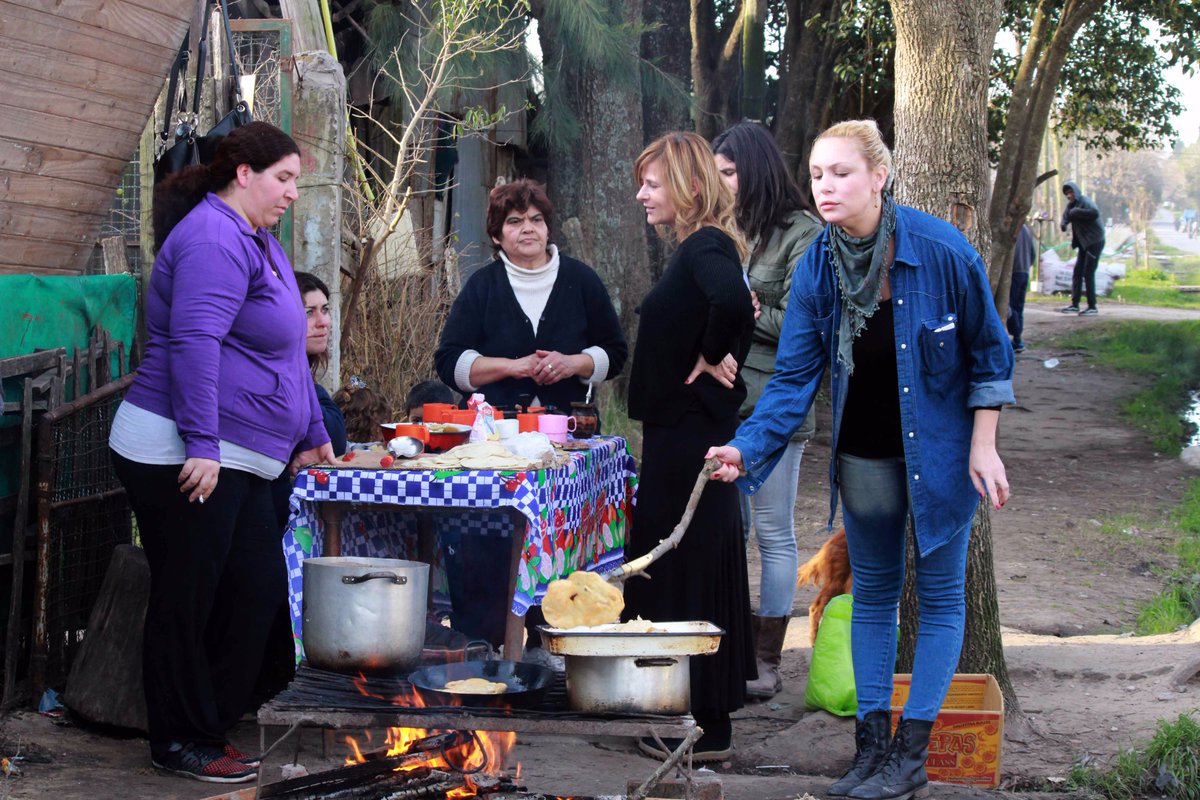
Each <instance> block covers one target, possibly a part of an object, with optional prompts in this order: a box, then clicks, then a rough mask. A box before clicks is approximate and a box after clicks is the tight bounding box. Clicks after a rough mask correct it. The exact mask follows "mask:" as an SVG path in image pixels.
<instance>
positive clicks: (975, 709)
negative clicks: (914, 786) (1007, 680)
mask: <svg viewBox="0 0 1200 800" xmlns="http://www.w3.org/2000/svg"><path fill="white" fill-rule="evenodd" d="M911 680H912V676H911V675H908V674H903V675H896V676H895V684H894V688H893V689H892V726H893V729H894V727H895V726H896V724H897V723H899V721H900V712H901V710H902V708H903V706H904V703H905V701H907V700H908V690H909V685H910V682H911ZM1003 742H1004V696H1003V695H1001V694H1000V685H999V684H998V683H996V679H995V678H993V677H992V676H991V675H969V674H964V673H957V674H955V676H954V679H953V681H952V682H951V683H950V691H949V692H947V693H946V701H945V703H943V704H942V710H941V711H940V712H938V715H937V719H936V720H934V723H933V732H932V733H931V734H930V736H929V759H928V760H927V761H926V762H925V771H926V772H928V773H929V780H931V781H945V782H947V783H963V784H968V785H970V786H993V787H994V786H998V785H999V784H1000V752H1001V745H1002V744H1003Z"/></svg>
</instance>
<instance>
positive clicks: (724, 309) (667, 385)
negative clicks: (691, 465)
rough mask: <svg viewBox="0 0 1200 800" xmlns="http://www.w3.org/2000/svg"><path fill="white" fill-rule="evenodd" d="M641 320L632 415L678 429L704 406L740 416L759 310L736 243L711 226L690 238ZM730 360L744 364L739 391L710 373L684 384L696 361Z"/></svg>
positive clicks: (644, 306) (674, 257)
mask: <svg viewBox="0 0 1200 800" xmlns="http://www.w3.org/2000/svg"><path fill="white" fill-rule="evenodd" d="M639 313H640V320H639V322H638V337H637V346H636V348H635V349H634V352H633V366H632V367H630V371H629V416H630V417H632V418H633V419H639V420H642V421H643V422H650V423H653V424H657V425H672V424H674V423H676V422H678V420H679V418H680V417H681V416H682V415H683V413H684V412H685V411H687V410H688V409H690V408H693V407H694V406H696V405H697V404H699V406H701V407H702V408H703V409H704V410H705V411H706V412H707V413H708V414H710V415H711V416H713V417H716V418H719V417H724V416H727V415H736V414H737V411H738V408H739V407H740V406H741V404H742V401H743V400H745V399H746V384H745V383H744V382H743V381H742V375H741V365H742V364H744V363H745V361H746V353H747V352H748V351H749V349H750V341H751V338H752V336H753V333H754V305H753V303H752V302H751V300H750V289H749V287H748V286H747V284H746V278H745V274H744V273H743V271H742V266H741V262H740V260H739V259H738V252H737V248H736V247H735V246H734V243H733V240H732V239H730V238H729V236H728V235H726V234H725V233H723V232H721V231H720V230H718V229H716V228H711V227H705V228H701V229H700V230H698V231H696V232H695V233H693V234H692V235H691V236H689V237H688V238H686V239H684V240H683V242H682V243H680V245H679V247H678V248H676V250H675V253H674V254H673V255H672V256H671V261H670V262H669V263H668V264H667V269H666V271H665V272H664V273H663V276H662V278H661V279H659V281H658V283H657V284H656V285H655V286H654V288H653V289H651V290H650V293H649V294H647V295H646V298H645V300H643V301H642V305H641V308H640V309H639ZM727 353H732V354H733V357H734V358H736V359H737V362H738V365H739V368H738V376H737V378H736V380H735V381H734V388H732V389H727V388H725V387H724V386H722V385H721V384H720V383H718V382H717V380H716V379H715V378H713V377H711V376H709V375H707V374H702V375H700V376H699V377H698V378H696V380H695V381H694V382H693V383H691V384H685V383H684V381H685V380H686V379H687V376H688V374H689V373H690V372H691V371H692V368H693V367H694V366H695V365H696V356H697V355H701V354H702V355H703V356H704V360H705V361H707V362H708V363H710V364H716V363H718V362H719V361H720V360H721V359H722V358H724V357H725V355H726V354H727Z"/></svg>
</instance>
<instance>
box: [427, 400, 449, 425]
mask: <svg viewBox="0 0 1200 800" xmlns="http://www.w3.org/2000/svg"><path fill="white" fill-rule="evenodd" d="M454 410H456V408H455V405H454V404H453V403H426V404H425V405H423V406H421V411H422V412H423V413H424V415H425V421H426V422H449V421H450V420H449V419H448V418H447V415H448V414H449V413H450V412H451V411H454Z"/></svg>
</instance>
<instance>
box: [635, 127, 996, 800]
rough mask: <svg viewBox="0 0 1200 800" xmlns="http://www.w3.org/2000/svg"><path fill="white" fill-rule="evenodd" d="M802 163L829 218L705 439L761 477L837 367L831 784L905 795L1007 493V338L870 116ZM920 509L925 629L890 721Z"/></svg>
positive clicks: (838, 792)
mask: <svg viewBox="0 0 1200 800" xmlns="http://www.w3.org/2000/svg"><path fill="white" fill-rule="evenodd" d="M809 175H810V177H811V179H812V189H813V197H814V198H815V200H816V203H817V209H818V210H819V211H820V213H821V215H822V216H823V217H824V218H825V222H826V223H827V224H826V227H825V231H824V233H823V234H822V236H821V238H820V239H819V240H818V242H817V243H816V244H814V245H813V246H812V247H810V248H809V249H808V250H807V251H806V252H805V254H804V257H803V258H802V259H801V260H800V264H799V265H798V266H797V267H796V272H795V275H794V277H793V280H792V289H791V292H792V294H791V301H790V302H789V303H788V309H787V314H786V316H785V318H784V323H783V332H782V334H781V335H780V337H779V357H778V359H777V360H776V362H775V374H774V375H773V376H771V380H770V381H768V382H767V386H766V388H765V389H764V390H763V394H762V397H761V398H760V399H759V401H758V405H757V406H755V408H754V413H753V414H752V415H751V416H750V418H749V419H747V420H746V421H745V422H743V423H742V424H741V426H740V427H739V428H738V430H737V435H736V436H735V437H734V438H733V440H732V441H731V442H729V444H728V445H725V446H723V447H715V448H713V449H712V450H711V451H710V452H709V453H708V455H709V456H710V457H715V458H718V459H720V461H721V462H722V466H721V468H720V469H719V470H717V472H716V473H714V476H713V477H714V479H715V480H720V481H733V480H739V483H740V484H741V485H742V486H743V488H744V489H745V490H746V491H749V492H752V493H753V492H755V491H757V489H758V488H759V487H761V486H762V483H763V481H764V480H766V479H767V478H768V477H769V476H770V474H771V471H772V470H773V469H774V468H775V467H776V466H777V465H778V463H779V460H780V457H781V455H782V453H783V450H784V448H785V447H786V445H787V443H788V442H789V441H790V440H791V436H792V434H793V432H794V431H795V430H796V428H798V427H799V426H800V425H801V424H803V422H804V419H805V417H806V416H807V415H808V414H809V413H810V411H811V409H812V405H813V400H814V399H815V397H816V395H817V391H818V390H819V389H820V387H821V381H822V379H823V377H824V375H825V373H826V371H829V373H830V385H831V388H832V404H833V446H832V459H831V463H830V473H829V478H830V519H829V522H830V525H831V526H832V523H833V516H834V514H835V513H836V510H837V501H838V499H839V497H840V499H841V506H842V522H843V523H844V525H845V529H846V544H847V547H848V550H849V554H850V567H851V571H852V572H853V574H854V606H853V612H852V617H851V636H850V641H851V655H852V658H853V662H854V683H855V689H856V692H857V698H858V712H857V720H856V725H855V743H856V750H855V756H854V760H853V762H852V763H851V766H850V768H849V769H848V770H847V771H846V773H845V774H844V775H843V776H842V777H841V778H840V779H839V780H838V781H837V782H835V783H834V784H833V785H832V786H831V787H830V788H829V790H828V792H827V794H829V795H830V796H833V797H853V798H863V799H873V800H882V799H883V798H907V797H910V796H912V794H913V793H914V792H916V791H919V790H920V789H922V788H923V787H924V786H925V784H926V783H927V782H928V778H927V776H926V773H925V759H926V757H927V755H928V747H929V735H930V732H931V731H932V728H933V721H934V719H935V718H936V717H937V713H938V710H939V709H940V707H941V705H942V701H943V700H944V699H945V696H946V692H947V690H948V689H949V686H950V679H951V677H952V676H953V675H954V669H955V666H956V665H957V664H958V658H959V651H960V650H961V649H962V637H963V624H964V622H965V618H966V601H965V591H964V581H965V575H966V562H967V544H968V541H969V539H970V533H971V521H972V519H974V516H975V512H976V509H977V507H978V506H979V503H980V502H981V500H982V499H983V498H987V499H988V500H989V501H990V502H991V503H992V505H993V506H994V507H996V508H999V507H1000V506H1002V505H1003V504H1004V503H1005V502H1006V501H1007V500H1008V496H1009V486H1008V478H1007V476H1006V475H1005V471H1004V464H1003V462H1002V461H1001V460H1000V456H999V455H998V453H997V452H996V429H997V426H998V424H999V419H1000V407H1001V406H1002V405H1003V404H1005V403H1012V402H1013V400H1014V398H1013V391H1012V369H1013V353H1012V346H1011V344H1010V343H1009V341H1008V336H1007V335H1006V334H1005V331H1004V326H1003V325H1002V324H1001V322H1000V318H999V315H998V314H997V313H996V307H995V304H994V302H993V300H992V293H991V287H990V284H989V283H988V277H987V271H986V270H985V268H984V265H983V260H982V259H981V258H980V256H979V254H978V253H976V252H975V250H974V249H973V248H972V247H971V245H970V244H969V243H968V242H967V240H966V239H965V238H964V237H963V235H962V234H961V233H960V232H959V231H958V230H957V229H956V228H955V227H954V226H953V225H951V224H950V223H948V222H946V221H944V220H941V219H937V218H936V217H932V216H930V215H928V214H925V213H923V212H921V211H918V210H917V209H915V208H909V207H907V206H902V205H898V204H897V203H896V202H895V200H894V199H893V198H892V193H891V179H892V160H891V153H890V152H889V151H888V149H887V146H886V145H885V144H884V143H883V139H882V137H881V136H880V134H879V128H878V127H877V126H876V124H875V122H874V121H872V120H852V121H848V122H841V123H838V124H837V125H834V126H833V127H831V128H829V129H828V130H826V131H825V132H823V133H822V134H820V135H819V136H818V137H817V139H816V141H815V142H814V143H813V147H812V151H811V155H810V156H809ZM743 468H744V469H745V476H744V477H742V478H740V479H739V471H740V470H742V469H743ZM640 503H641V500H640V498H639V507H640ZM910 523H911V525H912V527H913V531H914V534H915V543H916V553H917V554H916V559H915V564H916V575H915V583H916V592H917V607H918V614H919V624H918V627H919V633H918V634H917V643H916V656H915V658H914V662H913V675H912V684H911V692H910V694H909V696H908V700H907V701H906V702H905V704H904V709H903V714H902V716H901V718H900V723H899V726H898V727H897V728H896V734H895V736H894V737H893V736H892V735H891V711H890V709H891V702H892V674H893V671H894V669H895V663H896V617H897V612H898V609H899V605H900V592H901V588H902V586H903V585H904V572H905V557H904V550H905V536H906V531H907V528H908V525H909V524H910Z"/></svg>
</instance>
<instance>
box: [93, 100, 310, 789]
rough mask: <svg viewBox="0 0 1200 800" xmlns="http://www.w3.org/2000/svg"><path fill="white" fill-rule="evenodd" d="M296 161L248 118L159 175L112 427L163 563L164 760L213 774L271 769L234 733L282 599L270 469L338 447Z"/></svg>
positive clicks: (159, 724) (158, 715)
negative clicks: (286, 219)
mask: <svg viewBox="0 0 1200 800" xmlns="http://www.w3.org/2000/svg"><path fill="white" fill-rule="evenodd" d="M299 173H300V150H299V148H298V147H297V146H296V143H295V142H294V141H292V139H291V137H289V136H288V135H287V134H285V133H284V132H283V131H281V130H279V129H278V128H275V127H273V126H271V125H268V124H266V123H263V122H253V123H251V124H249V125H246V126H244V127H241V128H238V129H237V130H235V131H234V132H233V133H231V134H229V136H227V137H226V138H225V139H224V140H223V141H222V143H221V145H220V147H219V148H218V149H217V152H216V156H215V158H214V159H213V162H212V164H210V165H208V166H194V167H187V168H185V169H183V170H181V171H180V172H177V173H175V174H173V175H171V176H169V177H168V178H166V179H165V180H164V181H162V182H161V183H160V184H159V185H158V186H156V187H155V197H154V232H155V244H156V246H157V247H158V256H157V258H156V259H155V262H154V271H153V273H152V274H151V276H150V284H149V287H148V290H147V293H146V330H147V334H148V335H147V343H146V354H145V359H144V360H143V361H142V364H141V366H140V367H139V368H138V374H137V378H136V379H135V380H134V382H133V385H132V386H130V388H129V391H128V393H127V394H126V396H125V401H124V402H123V403H122V404H121V406H120V408H119V409H118V411H117V414H116V416H115V418H114V420H113V427H112V433H111V436H110V438H109V445H110V447H111V448H112V457H113V466H114V468H115V469H116V472H117V475H118V477H119V478H120V480H121V483H122V484H123V485H124V486H125V490H126V493H127V494H128V496H129V502H130V505H131V506H132V507H133V511H134V514H135V515H136V517H137V523H138V532H139V534H140V536H141V540H142V545H143V547H144V548H145V551H146V559H147V561H148V562H149V564H150V602H149V607H148V608H147V610H146V626H145V642H144V645H143V659H142V671H143V680H144V683H145V691H146V708H147V714H148V717H149V738H150V754H151V761H152V763H153V764H154V766H155V767H157V768H159V769H163V770H167V771H170V772H175V773H178V774H182V775H186V776H188V777H191V778H195V779H197V780H202V781H209V782H215V783H236V782H242V781H249V780H253V779H254V777H255V773H256V771H257V766H258V760H257V759H256V758H255V757H253V756H249V755H247V754H245V753H242V752H241V751H239V750H237V749H236V748H234V747H233V746H231V745H230V744H229V742H228V740H227V738H226V733H227V731H228V730H229V729H230V728H232V727H233V726H234V724H235V723H236V722H237V720H238V718H239V717H240V716H241V714H242V712H243V710H244V709H245V706H246V705H247V703H248V701H249V698H250V695H251V692H252V691H253V688H254V680H255V678H256V676H257V674H258V669H259V664H260V662H261V660H262V654H263V645H264V642H265V641H266V639H267V631H268V629H269V627H270V624H271V621H272V619H273V617H274V616H275V613H276V610H277V606H278V604H279V603H280V602H281V600H282V598H285V597H286V596H287V592H286V588H285V582H286V570H285V566H284V558H283V551H282V548H281V546H280V541H279V525H278V522H277V520H276V517H275V513H274V509H273V506H272V503H271V481H272V479H274V478H275V477H277V476H278V475H280V474H281V473H282V472H283V471H284V470H285V469H287V468H288V467H289V463H290V465H291V468H292V469H293V471H294V470H295V469H296V468H298V467H300V466H304V465H306V464H311V463H315V462H318V461H327V460H331V459H332V458H333V450H332V448H331V447H330V444H329V435H328V434H327V433H326V431H325V425H324V422H323V420H322V415H321V408H320V406H319V404H318V402H317V395H316V392H315V391H314V389H313V380H312V375H311V374H310V373H309V370H308V359H307V356H306V353H305V340H306V334H307V323H306V319H305V313H304V306H303V305H302V303H301V300H300V293H299V290H298V289H297V287H296V279H295V277H294V276H293V274H292V269H291V266H290V265H289V263H288V260H287V256H286V254H285V253H284V251H283V248H282V247H281V246H280V245H279V242H277V241H276V240H275V239H274V237H272V236H271V234H270V233H268V231H267V229H268V228H270V227H271V226H273V225H274V224H275V223H276V222H278V221H279V218H280V217H281V216H282V215H283V213H284V212H285V211H286V210H287V208H288V206H289V205H291V203H292V201H294V200H295V199H296V178H297V176H298V175H299Z"/></svg>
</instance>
